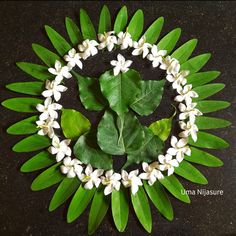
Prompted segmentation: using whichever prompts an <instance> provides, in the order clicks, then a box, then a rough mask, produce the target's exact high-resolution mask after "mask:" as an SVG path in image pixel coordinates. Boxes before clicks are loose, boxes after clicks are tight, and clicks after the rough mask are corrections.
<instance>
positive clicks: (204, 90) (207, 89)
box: [193, 83, 225, 102]
mask: <svg viewBox="0 0 236 236" xmlns="http://www.w3.org/2000/svg"><path fill="white" fill-rule="evenodd" d="M224 87H225V85H224V84H220V83H219V84H206V85H202V86H199V87H196V88H194V89H193V90H194V91H195V92H196V93H197V94H198V97H197V98H194V99H193V101H194V102H196V101H199V100H203V99H205V98H208V97H210V96H212V95H214V94H216V93H218V92H219V91H221V90H222V89H223V88H224Z"/></svg>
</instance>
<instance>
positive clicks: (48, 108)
mask: <svg viewBox="0 0 236 236" xmlns="http://www.w3.org/2000/svg"><path fill="white" fill-rule="evenodd" d="M61 108H62V106H61V105H60V104H58V103H52V98H51V97H48V98H46V99H45V101H44V105H42V104H38V105H37V106H36V109H37V110H38V111H39V112H42V114H41V115H40V116H39V119H40V120H46V119H47V118H48V117H51V118H53V119H57V117H58V114H57V112H56V110H60V109H61Z"/></svg>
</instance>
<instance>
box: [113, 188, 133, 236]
mask: <svg viewBox="0 0 236 236" xmlns="http://www.w3.org/2000/svg"><path fill="white" fill-rule="evenodd" d="M111 209H112V216H113V220H114V223H115V226H116V228H117V229H118V230H119V232H124V230H125V227H126V225H127V222H128V217H129V200H128V197H127V194H126V190H125V188H124V187H121V189H120V190H119V191H113V192H112V194H111Z"/></svg>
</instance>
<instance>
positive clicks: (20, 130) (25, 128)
mask: <svg viewBox="0 0 236 236" xmlns="http://www.w3.org/2000/svg"><path fill="white" fill-rule="evenodd" d="M37 120H38V116H31V117H29V118H26V119H24V120H21V121H19V122H17V123H15V124H13V125H11V126H10V127H9V128H8V129H7V133H8V134H17V135H19V134H34V133H36V132H37V131H38V128H37V125H36V121H37Z"/></svg>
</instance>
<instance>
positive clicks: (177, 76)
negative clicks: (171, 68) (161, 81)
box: [166, 66, 189, 90]
mask: <svg viewBox="0 0 236 236" xmlns="http://www.w3.org/2000/svg"><path fill="white" fill-rule="evenodd" d="M178 68H179V67H178V66H177V67H176V72H173V73H172V74H167V76H166V79H167V80H168V81H169V82H171V83H172V88H173V89H178V90H181V89H182V87H181V86H182V85H185V84H186V83H187V80H186V78H185V77H186V76H188V74H189V71H187V70H183V71H180V72H178Z"/></svg>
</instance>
